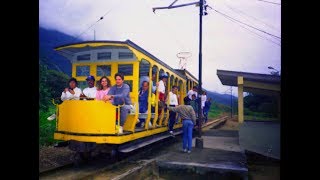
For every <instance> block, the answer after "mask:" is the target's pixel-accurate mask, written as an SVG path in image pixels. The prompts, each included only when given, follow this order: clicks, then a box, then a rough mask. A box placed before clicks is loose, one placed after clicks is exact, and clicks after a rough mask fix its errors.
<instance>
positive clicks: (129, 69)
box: [118, 64, 133, 76]
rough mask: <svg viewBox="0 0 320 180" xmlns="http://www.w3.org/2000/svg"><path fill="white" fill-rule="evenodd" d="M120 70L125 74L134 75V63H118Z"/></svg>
mask: <svg viewBox="0 0 320 180" xmlns="http://www.w3.org/2000/svg"><path fill="white" fill-rule="evenodd" d="M118 72H119V73H122V74H123V75H125V76H132V74H133V65H132V64H121V65H118Z"/></svg>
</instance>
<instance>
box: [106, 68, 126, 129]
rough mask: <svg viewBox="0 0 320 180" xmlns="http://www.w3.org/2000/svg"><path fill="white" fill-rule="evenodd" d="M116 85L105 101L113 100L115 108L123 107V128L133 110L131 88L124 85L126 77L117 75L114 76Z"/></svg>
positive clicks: (121, 114) (121, 121)
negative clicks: (130, 111)
mask: <svg viewBox="0 0 320 180" xmlns="http://www.w3.org/2000/svg"><path fill="white" fill-rule="evenodd" d="M114 78H115V80H116V85H114V86H112V87H111V88H110V90H109V92H108V95H107V96H105V100H113V102H112V104H113V105H115V106H118V105H122V106H121V108H120V126H123V125H124V123H125V120H126V118H127V116H128V114H129V110H130V109H131V106H130V105H131V104H132V103H131V99H130V86H129V85H128V84H126V83H124V75H123V74H122V73H116V74H115V75H114Z"/></svg>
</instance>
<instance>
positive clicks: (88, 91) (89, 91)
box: [80, 75, 97, 99]
mask: <svg viewBox="0 0 320 180" xmlns="http://www.w3.org/2000/svg"><path fill="white" fill-rule="evenodd" d="M86 80H87V83H88V86H89V87H87V88H85V89H84V90H83V93H82V94H81V96H80V97H82V98H89V99H93V98H96V93H97V88H96V87H95V86H94V83H95V78H94V76H91V75H90V76H88V77H87V79H86Z"/></svg>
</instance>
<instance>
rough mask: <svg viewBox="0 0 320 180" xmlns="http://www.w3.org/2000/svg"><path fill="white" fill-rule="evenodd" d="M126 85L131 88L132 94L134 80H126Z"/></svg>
mask: <svg viewBox="0 0 320 180" xmlns="http://www.w3.org/2000/svg"><path fill="white" fill-rule="evenodd" d="M124 83H126V84H128V85H129V87H130V92H132V84H133V81H132V80H124Z"/></svg>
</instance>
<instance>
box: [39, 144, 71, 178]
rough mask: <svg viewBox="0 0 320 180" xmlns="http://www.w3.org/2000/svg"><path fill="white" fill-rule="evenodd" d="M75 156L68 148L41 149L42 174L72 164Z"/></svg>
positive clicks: (40, 163)
mask: <svg viewBox="0 0 320 180" xmlns="http://www.w3.org/2000/svg"><path fill="white" fill-rule="evenodd" d="M73 154H74V152H72V151H71V150H69V149H68V148H67V147H58V148H55V147H53V146H49V147H41V148H40V149H39V171H40V172H42V171H44V170H47V169H51V168H54V167H57V166H60V165H64V164H66V163H68V162H71V160H72V159H71V158H72V156H73Z"/></svg>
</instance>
